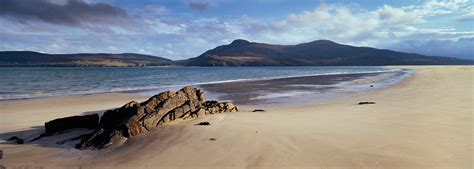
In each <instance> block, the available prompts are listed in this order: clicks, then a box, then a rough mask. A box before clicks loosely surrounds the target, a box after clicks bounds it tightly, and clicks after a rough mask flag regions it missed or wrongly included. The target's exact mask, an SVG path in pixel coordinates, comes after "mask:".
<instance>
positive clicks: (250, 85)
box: [0, 66, 411, 105]
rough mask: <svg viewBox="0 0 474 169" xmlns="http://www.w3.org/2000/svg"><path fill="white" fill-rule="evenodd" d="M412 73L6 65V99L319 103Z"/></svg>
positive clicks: (2, 86) (2, 80)
mask: <svg viewBox="0 0 474 169" xmlns="http://www.w3.org/2000/svg"><path fill="white" fill-rule="evenodd" d="M410 75H411V71H410V70H405V69H397V68H388V67H377V66H354V67H351V66H335V67H318V66H303V67H3V68H0V101H2V100H13V99H34V98H43V97H55V96H71V95H88V94H100V93H110V92H126V93H137V94H139V95H145V96H152V95H155V94H157V93H159V92H162V91H165V90H177V89H179V88H181V87H183V86H186V85H194V86H196V87H199V88H203V89H204V90H205V91H206V93H207V94H208V98H210V99H216V100H228V101H234V102H237V103H240V104H248V105H252V104H267V105H271V104H279V103H280V102H279V101H278V100H280V101H284V100H286V101H288V100H292V99H289V98H295V97H299V98H301V97H304V98H306V99H303V100H310V102H314V101H322V100H325V99H327V98H333V97H336V96H344V94H348V93H358V92H366V91H369V90H372V89H379V88H384V87H388V86H391V85H394V84H396V83H398V82H400V81H402V80H403V79H404V78H406V77H408V76H410ZM296 100H298V99H296ZM298 102H301V101H298Z"/></svg>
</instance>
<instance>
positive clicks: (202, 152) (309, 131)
mask: <svg viewBox="0 0 474 169" xmlns="http://www.w3.org/2000/svg"><path fill="white" fill-rule="evenodd" d="M408 68H412V69H415V71H414V75H413V76H411V77H410V78H408V79H406V80H405V81H403V82H401V83H400V84H398V85H396V86H393V87H390V88H387V89H382V90H377V91H372V92H369V93H365V94H360V95H356V96H352V97H350V98H345V99H343V100H337V101H333V102H329V103H323V104H317V105H311V106H305V107H298V108H287V109H281V108H278V109H268V110H267V111H266V112H256V113H252V112H238V113H226V114H219V115H214V116H208V117H205V118H203V119H199V120H194V121H181V122H173V123H171V124H169V125H165V126H163V127H160V128H158V130H155V131H152V132H149V133H147V134H145V135H141V136H138V137H135V138H132V139H130V140H129V141H128V142H127V143H126V144H125V145H122V146H120V147H118V148H116V149H112V150H106V151H80V150H75V149H73V148H68V147H67V146H57V145H54V143H53V144H51V143H50V142H51V141H52V140H54V139H58V138H54V137H52V138H47V139H44V140H42V141H39V142H38V143H35V144H24V145H11V144H0V149H2V150H3V151H4V155H3V156H4V157H3V159H1V160H0V164H2V165H5V166H7V167H9V166H32V167H46V168H55V167H75V168H77V167H79V166H80V167H82V168H472V167H473V164H472V161H473V160H474V159H473V134H474V132H473V126H472V125H473V119H472V117H473V105H474V101H473V97H474V93H473V92H474V90H473V89H474V88H473V84H474V77H473V76H474V67H468V66H463V67H457V66H432V67H431V66H428V67H408ZM101 97H103V98H101ZM101 97H99V96H89V98H88V99H84V98H87V96H84V98H81V97H78V98H77V97H76V98H73V99H72V100H75V101H76V102H71V101H70V100H68V99H61V100H54V99H52V100H54V101H51V100H46V101H44V100H43V101H31V100H30V101H28V100H24V101H12V102H0V117H1V120H0V122H1V124H0V127H1V130H0V131H1V132H2V133H4V135H5V132H7V133H10V134H11V132H12V131H18V130H22V129H25V128H27V127H29V126H37V125H41V124H42V123H43V122H44V121H47V120H50V119H52V118H56V117H60V116H66V115H71V114H80V113H82V112H84V111H97V110H103V109H108V108H111V107H117V106H121V105H123V103H125V102H127V101H128V100H131V99H130V98H129V99H126V98H127V96H125V95H120V96H115V97H110V96H101ZM128 97H131V96H128ZM68 98H69V97H68ZM69 99H70V98H69ZM137 99H143V98H137ZM102 100H106V101H107V102H106V103H101V101H102ZM125 100H126V101H125ZM360 101H375V102H376V104H373V105H356V104H357V103H358V102H360ZM59 105H61V106H59ZM69 110H71V111H69ZM66 112H68V113H69V114H67V113H66ZM200 121H209V122H210V123H211V125H210V126H197V125H194V124H195V123H197V122H200ZM210 138H215V139H216V140H214V141H211V140H210Z"/></svg>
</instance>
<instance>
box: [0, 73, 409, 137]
mask: <svg viewBox="0 0 474 169" xmlns="http://www.w3.org/2000/svg"><path fill="white" fill-rule="evenodd" d="M385 73H386V72H384V73H357V74H349V75H382V74H385ZM405 74H406V73H405ZM325 76H340V75H339V74H338V75H332V74H328V75H316V76H296V77H287V78H274V79H263V80H253V81H237V82H225V83H209V84H203V85H197V86H196V87H198V88H204V89H205V91H206V94H207V95H206V97H208V98H209V96H211V99H212V100H218V101H225V99H219V98H218V96H219V94H218V95H215V94H214V93H213V92H212V91H207V90H206V89H208V88H207V87H206V86H224V87H225V86H226V85H228V84H234V83H235V84H237V85H238V86H239V88H240V85H239V84H240V83H251V82H253V83H256V84H257V85H258V84H259V83H261V82H273V81H284V80H287V79H300V80H302V81H305V79H307V78H315V77H316V78H319V77H325ZM370 77H371V76H369V78H370ZM408 77H409V76H408ZM404 78H406V77H404ZM353 80H355V81H364V80H366V79H365V78H361V77H358V78H354V79H353ZM401 80H402V81H403V79H401ZM346 82H347V83H348V82H352V81H346ZM342 83H344V82H342ZM397 83H399V82H397ZM397 83H395V84H390V85H388V86H384V87H378V88H373V89H369V88H367V89H363V90H362V91H353V92H352V93H339V94H338V95H337V96H336V95H334V96H332V97H328V98H324V99H317V98H312V99H313V100H311V99H310V100H308V101H305V102H304V103H292V104H280V105H277V104H264V103H262V104H237V105H238V106H239V107H240V109H242V110H244V111H251V110H253V109H281V108H287V109H288V108H297V107H302V106H308V105H313V104H322V103H327V102H334V101H338V100H340V99H343V98H344V97H353V96H356V95H359V94H364V93H365V92H372V91H375V90H383V89H385V88H390V87H393V85H397ZM367 85H368V83H367ZM219 88H220V87H219ZM178 89H179V88H176V89H171V90H178ZM223 89H225V88H222V89H220V90H223ZM246 89H248V88H246ZM150 91H153V94H143V93H140V92H150ZM160 92H162V91H160ZM158 93H159V92H157V91H154V90H139V91H127V92H106V93H94V94H80V95H70V96H50V97H42V98H26V99H14V100H0V115H1V116H2V119H3V120H2V121H0V123H2V124H3V125H2V127H1V128H0V134H1V133H3V132H5V131H12V130H16V131H20V130H27V129H30V128H32V127H33V128H34V127H36V126H42V125H43V123H44V122H47V121H50V120H53V119H56V118H61V117H67V116H72V115H86V114H91V113H99V114H100V115H101V114H102V113H103V112H105V111H106V110H109V109H114V108H118V107H121V106H123V105H124V104H126V103H128V102H130V101H137V102H142V101H145V100H146V99H148V98H149V97H151V96H153V95H155V94H158ZM221 95H223V94H221ZM315 96H319V95H318V94H316V95H315ZM227 97H231V98H232V97H237V96H233V95H232V94H228V96H227ZM275 99H276V98H275ZM275 99H270V100H275ZM283 99H287V98H285V97H284V98H283ZM280 100H281V99H280ZM16 114H23V115H25V116H27V117H26V118H24V119H21V120H18V119H16V118H17V116H16ZM31 118H34V119H31ZM40 120H42V121H40ZM32 121H37V122H35V123H32Z"/></svg>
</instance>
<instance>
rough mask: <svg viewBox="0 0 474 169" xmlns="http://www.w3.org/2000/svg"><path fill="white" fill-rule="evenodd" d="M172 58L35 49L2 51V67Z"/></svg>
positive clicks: (132, 63)
mask: <svg viewBox="0 0 474 169" xmlns="http://www.w3.org/2000/svg"><path fill="white" fill-rule="evenodd" d="M171 64H172V60H170V59H166V58H163V57H157V56H152V55H145V54H136V53H119V54H111V53H74V54H47V53H40V52H34V51H1V52H0V67H15V66H17V67H23V66H24V67H29V66H31V67H136V66H165V65H171Z"/></svg>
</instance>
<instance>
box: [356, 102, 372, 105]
mask: <svg viewBox="0 0 474 169" xmlns="http://www.w3.org/2000/svg"><path fill="white" fill-rule="evenodd" d="M364 104H375V102H359V105H364Z"/></svg>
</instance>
